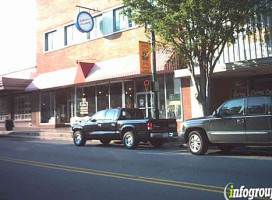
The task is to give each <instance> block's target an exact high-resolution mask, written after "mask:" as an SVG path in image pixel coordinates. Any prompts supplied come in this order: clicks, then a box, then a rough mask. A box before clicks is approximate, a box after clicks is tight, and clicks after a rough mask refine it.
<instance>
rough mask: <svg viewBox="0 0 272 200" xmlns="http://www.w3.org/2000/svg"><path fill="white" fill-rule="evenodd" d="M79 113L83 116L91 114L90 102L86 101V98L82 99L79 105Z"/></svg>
mask: <svg viewBox="0 0 272 200" xmlns="http://www.w3.org/2000/svg"><path fill="white" fill-rule="evenodd" d="M79 112H80V114H81V115H87V114H89V110H88V101H86V98H82V101H81V102H80V103H79Z"/></svg>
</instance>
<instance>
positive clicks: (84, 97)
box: [77, 86, 96, 117]
mask: <svg viewBox="0 0 272 200" xmlns="http://www.w3.org/2000/svg"><path fill="white" fill-rule="evenodd" d="M95 112H96V103H95V87H94V86H92V87H84V88H78V90H77V116H80V117H83V116H86V115H88V116H92V115H93V114H94V113H95Z"/></svg>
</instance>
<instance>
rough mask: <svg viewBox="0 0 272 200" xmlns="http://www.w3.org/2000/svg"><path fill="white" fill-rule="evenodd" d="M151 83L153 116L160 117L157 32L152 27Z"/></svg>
mask: <svg viewBox="0 0 272 200" xmlns="http://www.w3.org/2000/svg"><path fill="white" fill-rule="evenodd" d="M151 52H152V54H151V69H152V71H151V72H152V74H151V83H152V84H151V85H152V93H153V98H152V105H153V107H152V116H153V118H155V119H159V108H158V107H159V106H158V82H157V71H156V49H155V33H154V31H153V30H152V28H151Z"/></svg>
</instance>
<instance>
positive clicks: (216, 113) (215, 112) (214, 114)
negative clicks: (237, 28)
mask: <svg viewBox="0 0 272 200" xmlns="http://www.w3.org/2000/svg"><path fill="white" fill-rule="evenodd" d="M212 115H213V116H215V117H219V116H220V115H219V112H218V111H217V110H215V111H214V112H213V114H212Z"/></svg>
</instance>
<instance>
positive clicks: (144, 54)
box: [139, 41, 151, 74]
mask: <svg viewBox="0 0 272 200" xmlns="http://www.w3.org/2000/svg"><path fill="white" fill-rule="evenodd" d="M139 55H140V73H141V74H151V45H150V43H147V42H141V41H140V42H139Z"/></svg>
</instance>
